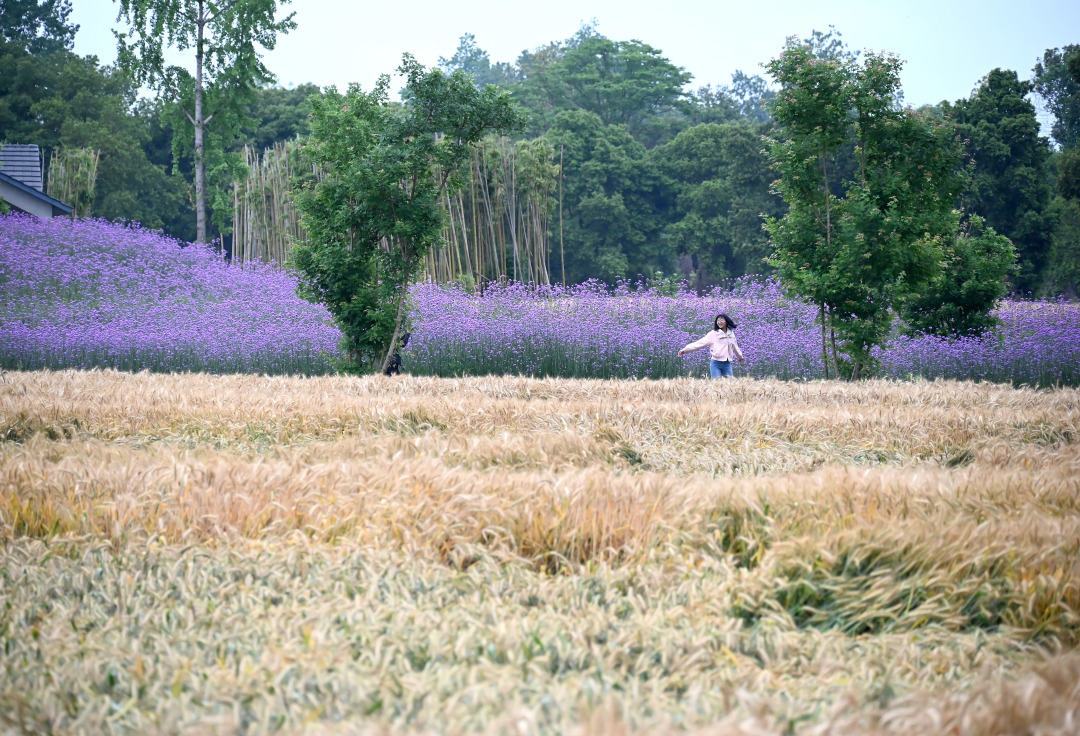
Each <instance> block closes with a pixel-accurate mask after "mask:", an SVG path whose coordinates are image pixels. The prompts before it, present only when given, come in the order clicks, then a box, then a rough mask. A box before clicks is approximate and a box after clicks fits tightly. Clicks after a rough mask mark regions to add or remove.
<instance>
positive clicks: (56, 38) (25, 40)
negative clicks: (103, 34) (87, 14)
mask: <svg viewBox="0 0 1080 736" xmlns="http://www.w3.org/2000/svg"><path fill="white" fill-rule="evenodd" d="M70 15H71V0H0V40H3V41H6V42H8V43H17V44H23V45H24V46H25V48H26V50H27V52H28V53H31V54H35V55H39V54H47V53H51V52H53V51H71V47H72V45H73V44H74V42H75V33H76V32H77V31H78V30H79V26H77V25H73V24H72V23H70V22H69V21H68V16H70Z"/></svg>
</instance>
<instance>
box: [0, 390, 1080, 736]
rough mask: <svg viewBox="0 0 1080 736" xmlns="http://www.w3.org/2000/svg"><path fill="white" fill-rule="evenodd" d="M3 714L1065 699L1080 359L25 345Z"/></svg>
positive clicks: (967, 717) (272, 727) (1073, 719)
mask: <svg viewBox="0 0 1080 736" xmlns="http://www.w3.org/2000/svg"><path fill="white" fill-rule="evenodd" d="M0 439H2V440H4V441H3V442H0V665H2V669H0V729H3V730H4V731H8V732H40V733H46V732H53V733H74V732H88V733H89V732H93V733H102V732H115V733H140V734H142V733H268V732H277V733H287V734H292V733H313V734H322V733H334V734H337V733H357V732H364V733H366V732H371V733H381V732H383V731H384V730H386V729H387V728H390V729H393V730H402V731H409V732H424V733H453V734H456V733H476V732H485V733H507V734H519V735H524V734H533V733H566V732H576V733H581V734H623V733H630V732H647V733H661V732H669V731H671V730H672V728H673V727H674V728H678V729H685V730H687V731H689V732H691V733H710V734H785V733H796V734H911V733H920V734H930V733H934V734H936V733H941V734H946V733H947V734H972V735H973V736H974V735H975V734H987V733H1015V732H1038V733H1045V734H1057V733H1060V734H1066V733H1073V732H1074V730H1075V727H1076V723H1077V722H1078V719H1080V687H1078V685H1080V653H1077V651H1076V650H1077V647H1078V645H1080V638H1078V634H1077V632H1078V631H1080V513H1078V511H1080V443H1078V442H1077V440H1078V439H1080V391H1078V390H1075V389H1063V390H1057V391H1035V390H1030V389H1019V390H1017V389H1012V388H1008V387H1003V386H998V385H990V384H970V383H950V382H934V383H930V382H915V383H906V384H899V383H889V382H868V383H862V384H857V385H848V384H837V383H820V382H815V383H784V382H778V381H753V380H749V379H736V380H733V381H727V382H712V383H710V382H706V381H699V380H673V381H657V382H651V381H611V382H601V381H566V380H532V379H524V378H484V379H480V378H475V379H434V378H409V377H399V378H397V379H385V378H382V377H379V378H371V379H364V380H356V379H346V378H314V379H289V378H261V377H253V376H224V377H220V376H219V377H210V376H203V375H151V374H138V375H131V374H123V373H115V372H88V373H78V372H61V373H50V372H40V373H4V374H2V375H0Z"/></svg>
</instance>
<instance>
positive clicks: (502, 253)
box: [232, 137, 566, 288]
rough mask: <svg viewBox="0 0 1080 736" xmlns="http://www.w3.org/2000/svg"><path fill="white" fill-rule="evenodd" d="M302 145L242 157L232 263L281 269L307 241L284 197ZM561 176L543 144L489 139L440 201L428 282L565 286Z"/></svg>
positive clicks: (547, 145) (247, 149)
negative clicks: (439, 236)
mask: <svg viewBox="0 0 1080 736" xmlns="http://www.w3.org/2000/svg"><path fill="white" fill-rule="evenodd" d="M301 145H302V144H301V143H300V142H299V141H298V140H292V141H288V142H286V143H275V144H274V146H273V147H272V148H267V149H266V150H265V151H264V152H263V153H262V155H259V154H258V153H257V152H256V151H254V150H253V149H252V148H251V147H245V148H244V150H243V158H244V163H245V164H246V166H247V169H248V175H247V177H246V178H245V179H243V180H241V181H238V182H236V183H235V184H234V185H233V238H232V242H233V246H232V258H233V260H234V261H236V262H238V263H247V262H250V261H262V262H274V263H285V262H286V261H287V260H288V257H289V251H290V250H291V247H292V244H293V243H295V242H296V241H297V240H300V239H302V238H303V237H304V231H303V228H302V226H301V224H300V218H299V217H298V215H297V213H296V210H295V208H294V206H293V201H292V197H291V194H290V189H289V182H290V179H291V178H292V177H294V176H295V175H296V174H297V173H299V168H298V167H300V166H301V165H302V164H300V162H299V157H298V154H299V150H300V146H301ZM561 170H562V168H561V163H560V160H559V152H558V151H556V150H555V148H554V147H553V146H552V145H551V144H550V143H548V142H547V141H544V140H531V141H513V140H511V139H509V138H505V137H491V138H488V139H485V140H484V141H483V142H482V143H481V144H480V145H478V146H477V147H476V148H475V149H474V151H473V158H472V162H471V164H470V167H469V172H468V176H467V177H466V183H465V186H464V187H463V188H462V189H461V190H459V191H457V192H452V193H449V194H447V196H446V197H445V198H444V202H443V207H444V210H445V212H446V226H445V228H444V232H443V242H442V244H441V245H440V246H439V247H437V248H436V249H434V250H433V251H432V252H431V254H430V255H429V256H428V258H427V260H426V262H425V268H424V280H425V281H428V282H433V283H440V284H443V283H448V282H458V283H461V284H463V285H465V286H467V287H470V288H471V287H472V286H474V285H478V284H483V283H485V282H488V281H496V280H499V279H500V278H510V279H513V280H517V281H525V282H531V283H537V284H550V283H553V282H561V281H564V280H565V277H564V274H565V270H566V269H565V266H564V259H563V257H562V252H561V238H560V234H561V222H560V214H561V208H560V204H561V177H560V174H561ZM317 173H318V172H316V175H317Z"/></svg>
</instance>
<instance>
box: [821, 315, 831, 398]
mask: <svg viewBox="0 0 1080 736" xmlns="http://www.w3.org/2000/svg"><path fill="white" fill-rule="evenodd" d="M820 307H821V364H822V366H823V367H824V368H825V380H826V381H828V380H829V352H828V350H827V348H826V342H825V302H821V305H820Z"/></svg>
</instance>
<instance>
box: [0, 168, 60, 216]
mask: <svg viewBox="0 0 1080 736" xmlns="http://www.w3.org/2000/svg"><path fill="white" fill-rule="evenodd" d="M0 182H2V183H4V184H10V185H11V186H13V187H15V188H16V189H19V190H21V191H24V192H26V193H27V194H30V195H32V196H34V197H37V198H38V199H40V200H41V201H42V202H47V203H48V204H50V205H52V208H53V214H54V215H56V214H60V215H70V214H71V210H73V209H74V207H72V206H71V205H69V204H64V203H63V202H61V201H60V200H59V199H53V198H52V197H50V196H49V195H48V194H45V193H44V192H40V191H38V190H37V189H34V188H33V187H29V186H27V185H26V184H23V183H22V182H21V181H19V180H18V179H16V178H15V177H13V176H8V175H7V174H6V173H4V172H3V171H0ZM57 210H59V212H57Z"/></svg>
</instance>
